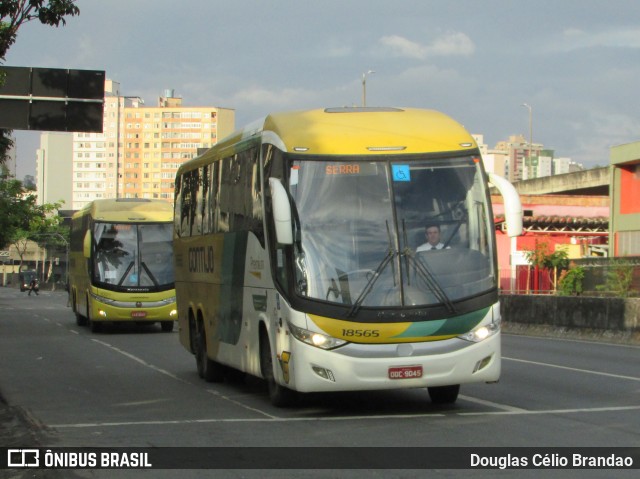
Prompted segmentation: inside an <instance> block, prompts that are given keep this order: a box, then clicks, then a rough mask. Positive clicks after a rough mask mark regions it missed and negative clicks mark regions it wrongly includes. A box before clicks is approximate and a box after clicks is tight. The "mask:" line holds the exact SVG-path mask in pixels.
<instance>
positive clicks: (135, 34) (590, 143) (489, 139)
mask: <svg viewBox="0 0 640 479" xmlns="http://www.w3.org/2000/svg"><path fill="white" fill-rule="evenodd" d="M76 4H77V6H78V7H79V8H80V15H79V16H77V17H68V18H67V24H66V25H65V26H61V27H59V28H55V27H48V26H44V25H41V24H40V23H38V22H31V23H28V24H25V25H23V27H22V28H21V29H20V30H19V33H18V39H17V42H16V44H14V46H13V47H12V48H11V49H10V50H9V52H8V53H7V56H6V62H5V65H6V66H26V67H47V68H70V69H88V70H104V71H105V72H106V76H107V78H109V79H112V80H114V81H117V82H119V83H120V91H121V94H124V95H127V96H140V97H142V98H143V99H144V100H145V104H146V106H152V105H156V104H157V103H156V102H157V99H158V97H159V96H161V95H162V94H163V92H164V91H165V90H166V89H173V90H174V91H175V94H176V96H181V97H182V98H183V105H185V106H214V107H224V108H232V109H234V110H235V112H236V127H237V128H240V127H242V126H243V125H245V124H247V123H249V122H251V121H253V120H256V119H258V118H261V117H263V116H265V115H267V114H269V113H271V112H274V111H283V110H299V109H307V108H324V107H334V106H353V105H361V103H362V91H363V82H362V79H363V75H365V74H366V76H365V78H366V103H367V106H395V107H418V108H429V109H435V110H439V111H442V112H444V113H446V114H448V115H450V116H451V117H453V118H454V119H455V120H457V121H458V122H459V123H461V124H462V125H464V126H465V127H466V128H467V130H468V131H469V132H470V133H473V134H482V135H484V139H485V143H486V144H488V145H489V147H493V146H495V144H496V143H497V142H498V141H501V140H507V139H508V138H509V136H511V135H519V134H521V135H523V136H524V137H525V139H526V140H527V141H528V139H529V131H530V127H531V131H532V135H533V142H534V143H542V144H544V146H545V148H548V149H552V150H554V152H555V156H556V157H569V158H571V159H572V160H573V161H576V162H578V163H582V164H583V165H584V166H585V167H587V168H591V167H595V166H605V165H607V164H608V163H609V156H610V151H609V150H610V148H611V147H612V146H614V145H620V144H625V143H630V142H634V141H638V140H640V94H639V92H640V21H639V20H640V2H639V1H637V0H603V1H600V0H529V1H514V0H398V1H395V2H389V1H388V0H322V1H315V2H312V1H308V0H270V1H267V0H180V1H176V0H172V1H169V0H126V1H125V0H109V1H99V0H77V1H76ZM369 71H373V72H375V73H368V74H367V72H369ZM523 104H527V105H529V106H530V107H531V123H529V109H528V108H527V107H526V106H523ZM39 135H40V133H39V132H18V131H16V137H17V140H18V148H17V151H18V159H17V177H18V178H19V179H21V178H22V177H23V176H24V174H35V164H36V159H35V158H36V157H35V150H36V148H38V146H39Z"/></svg>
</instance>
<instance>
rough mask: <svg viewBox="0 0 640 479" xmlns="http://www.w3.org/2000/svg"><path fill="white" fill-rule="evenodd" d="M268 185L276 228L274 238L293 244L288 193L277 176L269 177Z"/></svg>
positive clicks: (279, 241) (281, 242)
mask: <svg viewBox="0 0 640 479" xmlns="http://www.w3.org/2000/svg"><path fill="white" fill-rule="evenodd" d="M269 187H270V189H271V209H272V211H273V221H274V223H275V228H276V239H277V241H278V243H280V244H293V229H292V225H291V204H290V203H289V195H288V194H287V191H286V190H285V189H284V186H282V183H281V182H280V180H279V179H277V178H269Z"/></svg>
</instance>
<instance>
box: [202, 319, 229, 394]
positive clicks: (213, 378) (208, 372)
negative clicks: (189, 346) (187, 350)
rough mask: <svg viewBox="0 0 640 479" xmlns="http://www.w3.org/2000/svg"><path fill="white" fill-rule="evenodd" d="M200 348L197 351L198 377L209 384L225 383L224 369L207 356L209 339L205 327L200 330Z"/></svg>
mask: <svg viewBox="0 0 640 479" xmlns="http://www.w3.org/2000/svg"><path fill="white" fill-rule="evenodd" d="M197 334H198V348H197V349H196V365H197V366H198V375H199V376H200V377H201V378H202V379H204V380H205V381H207V382H208V383H221V382H223V381H224V367H223V366H222V364H220V363H218V362H216V361H213V360H212V359H210V358H209V356H207V339H206V337H205V333H204V325H203V324H200V327H199V328H198V333H197Z"/></svg>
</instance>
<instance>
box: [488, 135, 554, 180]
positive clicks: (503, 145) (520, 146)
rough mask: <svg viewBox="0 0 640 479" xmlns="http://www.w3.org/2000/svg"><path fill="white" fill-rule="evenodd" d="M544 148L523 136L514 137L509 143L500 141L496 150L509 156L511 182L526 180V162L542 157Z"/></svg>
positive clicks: (508, 166) (508, 170) (508, 172)
mask: <svg viewBox="0 0 640 479" xmlns="http://www.w3.org/2000/svg"><path fill="white" fill-rule="evenodd" d="M542 148H543V146H542V145H541V144H538V143H533V144H531V143H529V142H528V141H527V140H525V138H524V136H522V135H512V136H510V137H509V140H508V141H500V142H498V144H497V145H496V146H495V150H498V151H499V152H502V153H504V154H506V155H507V156H508V165H507V175H508V180H509V181H511V182H514V181H520V180H523V179H525V176H526V173H524V170H525V166H526V162H525V160H527V159H530V158H533V157H536V156H540V151H541V150H542Z"/></svg>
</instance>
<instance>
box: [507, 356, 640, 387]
mask: <svg viewBox="0 0 640 479" xmlns="http://www.w3.org/2000/svg"><path fill="white" fill-rule="evenodd" d="M502 360H503V361H504V360H507V361H515V362H517V363H527V364H535V365H536V366H546V367H549V368H556V369H566V370H568V371H575V372H578V373H586V374H595V375H597V376H607V377H610V378H616V379H628V380H630V381H640V377H635V376H623V375H621V374H612V373H603V372H601V371H592V370H591V369H579V368H571V367H569V366H560V365H559V364H550V363H541V362H538V361H528V360H526V359H516V358H505V357H504V356H503V357H502Z"/></svg>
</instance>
